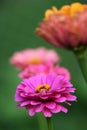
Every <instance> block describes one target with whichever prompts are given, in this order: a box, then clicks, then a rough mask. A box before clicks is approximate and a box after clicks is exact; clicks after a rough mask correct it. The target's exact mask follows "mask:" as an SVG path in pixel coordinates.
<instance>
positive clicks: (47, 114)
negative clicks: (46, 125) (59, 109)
mask: <svg viewBox="0 0 87 130" xmlns="http://www.w3.org/2000/svg"><path fill="white" fill-rule="evenodd" d="M43 114H44V116H45V117H51V116H52V113H51V112H50V110H49V109H47V108H44V109H43Z"/></svg>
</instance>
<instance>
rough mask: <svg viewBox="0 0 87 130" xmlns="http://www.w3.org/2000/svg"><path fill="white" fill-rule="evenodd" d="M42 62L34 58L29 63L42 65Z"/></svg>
mask: <svg viewBox="0 0 87 130" xmlns="http://www.w3.org/2000/svg"><path fill="white" fill-rule="evenodd" d="M41 62H42V61H41V59H38V58H33V59H31V60H30V61H29V63H31V64H40V63H41Z"/></svg>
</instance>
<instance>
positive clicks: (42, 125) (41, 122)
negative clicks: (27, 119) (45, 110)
mask: <svg viewBox="0 0 87 130" xmlns="http://www.w3.org/2000/svg"><path fill="white" fill-rule="evenodd" d="M37 119H38V124H39V129H40V130H47V124H46V119H45V117H44V116H43V114H42V113H37Z"/></svg>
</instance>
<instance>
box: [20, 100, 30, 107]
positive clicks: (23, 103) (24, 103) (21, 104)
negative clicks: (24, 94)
mask: <svg viewBox="0 0 87 130" xmlns="http://www.w3.org/2000/svg"><path fill="white" fill-rule="evenodd" d="M29 103H30V101H24V102H22V103H20V107H23V106H26V105H28V104H29Z"/></svg>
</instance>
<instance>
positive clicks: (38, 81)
mask: <svg viewBox="0 0 87 130" xmlns="http://www.w3.org/2000/svg"><path fill="white" fill-rule="evenodd" d="M28 82H29V83H30V84H31V86H34V89H35V88H36V87H37V86H39V85H41V75H38V76H33V77H31V78H29V81H28Z"/></svg>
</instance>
